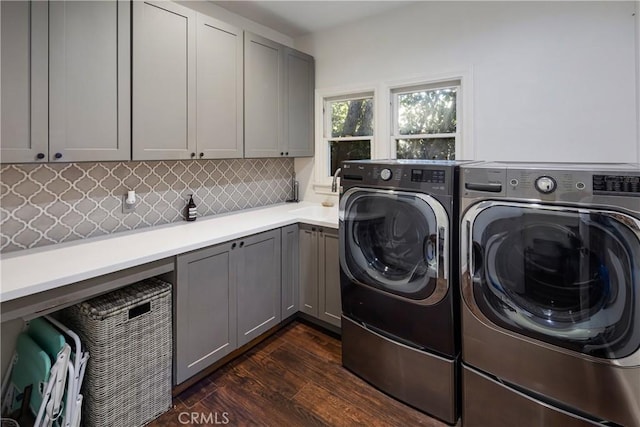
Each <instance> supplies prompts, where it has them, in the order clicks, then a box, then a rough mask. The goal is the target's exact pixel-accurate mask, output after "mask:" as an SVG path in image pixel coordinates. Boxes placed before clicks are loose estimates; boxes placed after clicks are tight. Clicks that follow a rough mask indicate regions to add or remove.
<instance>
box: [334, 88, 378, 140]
mask: <svg viewBox="0 0 640 427" xmlns="http://www.w3.org/2000/svg"><path fill="white" fill-rule="evenodd" d="M329 105H330V110H331V137H332V138H339V137H345V136H347V137H348V136H371V135H373V99H372V98H362V99H352V100H348V101H333V102H330V103H329Z"/></svg>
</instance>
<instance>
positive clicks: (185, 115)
mask: <svg viewBox="0 0 640 427" xmlns="http://www.w3.org/2000/svg"><path fill="white" fill-rule="evenodd" d="M195 18H196V12H195V11H193V10H191V9H188V8H186V7H184V6H180V5H177V4H175V3H172V2H168V1H158V2H152V1H134V2H133V100H132V104H133V118H132V121H133V122H132V126H133V140H132V147H133V150H132V152H133V160H170V159H188V158H191V157H192V156H193V157H195V155H196V57H195V52H196V50H195V47H196V22H195V21H196V19H195Z"/></svg>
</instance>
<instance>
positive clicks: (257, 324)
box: [234, 230, 281, 346]
mask: <svg viewBox="0 0 640 427" xmlns="http://www.w3.org/2000/svg"><path fill="white" fill-rule="evenodd" d="M238 246H239V248H238V249H236V250H237V253H235V254H234V255H236V256H237V266H236V268H237V275H238V308H237V312H238V346H241V345H243V344H246V343H248V342H249V341H251V340H252V339H253V338H255V337H257V336H258V335H261V334H262V333H263V332H266V331H267V330H269V329H270V328H271V327H273V326H275V325H277V324H278V323H280V319H281V313H280V283H281V278H280V262H281V258H280V256H281V255H280V230H272V231H267V232H265V233H260V234H256V235H254V236H249V237H246V238H244V239H241V240H240V241H239V245H238Z"/></svg>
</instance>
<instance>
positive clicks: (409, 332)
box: [339, 160, 463, 424]
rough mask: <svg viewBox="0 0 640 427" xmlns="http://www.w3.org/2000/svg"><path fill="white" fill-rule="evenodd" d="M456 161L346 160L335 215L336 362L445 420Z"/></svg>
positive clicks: (453, 380)
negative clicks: (339, 334)
mask: <svg viewBox="0 0 640 427" xmlns="http://www.w3.org/2000/svg"><path fill="white" fill-rule="evenodd" d="M462 163H463V162H456V161H409V160H406V161H402V160H393V161H391V160H390V161H383V160H377V161H348V162H344V163H343V166H342V179H341V186H342V193H341V197H340V211H339V224H340V226H339V233H340V267H341V273H340V276H341V296H342V313H343V318H342V363H343V365H344V366H345V367H346V368H348V369H349V370H351V371H352V372H354V373H356V374H357V375H359V376H360V377H362V378H364V379H365V380H367V381H368V382H369V383H371V384H372V385H374V386H376V387H377V388H379V389H381V390H383V391H385V392H386V393H388V394H390V395H391V396H394V397H395V398H397V399H398V400H400V401H403V402H405V403H407V404H409V405H412V406H414V407H415V408H418V409H420V410H421V411H423V412H426V413H428V414H430V415H433V416H435V417H437V418H440V419H442V420H444V421H446V422H448V423H452V424H453V423H455V422H456V420H457V419H458V417H459V397H458V396H459V387H458V382H459V364H458V362H459V352H460V344H459V333H458V331H459V328H458V317H457V304H458V293H457V290H458V283H457V281H458V277H459V274H458V272H457V266H458V261H457V254H458V250H457V245H456V244H455V242H457V240H458V235H457V218H458V210H457V209H458V204H457V202H458V198H457V194H456V191H457V188H458V185H457V184H458V182H457V181H458V170H459V165H460V164H462Z"/></svg>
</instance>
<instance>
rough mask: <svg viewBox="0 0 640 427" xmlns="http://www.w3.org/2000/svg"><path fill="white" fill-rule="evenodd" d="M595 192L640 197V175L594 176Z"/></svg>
mask: <svg viewBox="0 0 640 427" xmlns="http://www.w3.org/2000/svg"><path fill="white" fill-rule="evenodd" d="M593 192H594V193H598V192H606V193H622V194H629V195H640V175H636V176H629V175H594V176H593ZM633 193H636V194H633Z"/></svg>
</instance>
